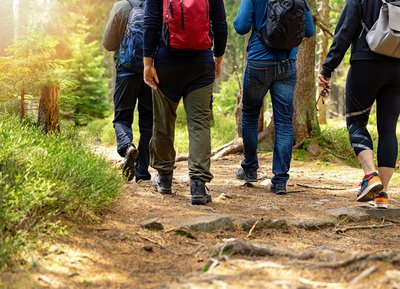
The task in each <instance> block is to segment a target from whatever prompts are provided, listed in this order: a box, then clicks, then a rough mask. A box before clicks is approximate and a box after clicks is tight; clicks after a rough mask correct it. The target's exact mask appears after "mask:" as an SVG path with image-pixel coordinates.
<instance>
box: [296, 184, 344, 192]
mask: <svg viewBox="0 0 400 289" xmlns="http://www.w3.org/2000/svg"><path fill="white" fill-rule="evenodd" d="M296 185H297V186H299V187H303V188H309V189H319V190H331V191H344V190H347V189H346V188H340V187H320V186H313V185H306V184H296Z"/></svg>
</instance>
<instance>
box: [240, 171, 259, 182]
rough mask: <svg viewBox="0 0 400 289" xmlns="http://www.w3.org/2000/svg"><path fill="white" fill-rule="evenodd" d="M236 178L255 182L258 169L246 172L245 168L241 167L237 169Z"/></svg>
mask: <svg viewBox="0 0 400 289" xmlns="http://www.w3.org/2000/svg"><path fill="white" fill-rule="evenodd" d="M236 179H238V180H244V181H246V182H252V183H255V182H257V171H254V172H246V171H245V170H244V169H243V168H239V169H238V170H237V171H236Z"/></svg>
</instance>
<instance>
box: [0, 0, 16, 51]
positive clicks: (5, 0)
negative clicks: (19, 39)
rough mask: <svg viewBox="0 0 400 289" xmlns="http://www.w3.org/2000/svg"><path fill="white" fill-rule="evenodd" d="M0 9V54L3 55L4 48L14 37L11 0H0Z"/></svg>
mask: <svg viewBox="0 0 400 289" xmlns="http://www.w3.org/2000/svg"><path fill="white" fill-rule="evenodd" d="M0 11H1V14H2V17H1V18H2V19H1V21H0V56H1V55H4V54H5V53H4V52H5V51H4V49H5V48H7V47H8V46H9V45H10V44H12V42H13V39H14V10H13V0H1V1H0Z"/></svg>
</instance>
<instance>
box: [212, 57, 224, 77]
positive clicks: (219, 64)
mask: <svg viewBox="0 0 400 289" xmlns="http://www.w3.org/2000/svg"><path fill="white" fill-rule="evenodd" d="M214 61H215V78H218V77H219V76H220V75H221V67H222V56H220V57H215V58H214Z"/></svg>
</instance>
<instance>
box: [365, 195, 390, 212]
mask: <svg viewBox="0 0 400 289" xmlns="http://www.w3.org/2000/svg"><path fill="white" fill-rule="evenodd" d="M369 203H370V204H371V205H372V206H374V207H375V208H378V209H387V208H388V207H389V198H388V195H387V194H386V193H385V192H379V193H375V196H374V200H373V201H370V202H369Z"/></svg>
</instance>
